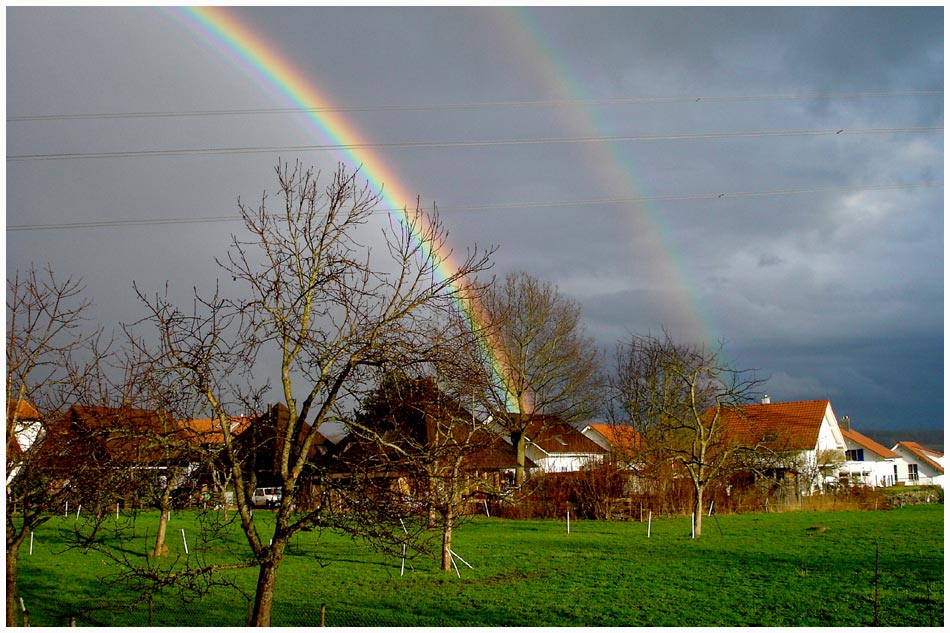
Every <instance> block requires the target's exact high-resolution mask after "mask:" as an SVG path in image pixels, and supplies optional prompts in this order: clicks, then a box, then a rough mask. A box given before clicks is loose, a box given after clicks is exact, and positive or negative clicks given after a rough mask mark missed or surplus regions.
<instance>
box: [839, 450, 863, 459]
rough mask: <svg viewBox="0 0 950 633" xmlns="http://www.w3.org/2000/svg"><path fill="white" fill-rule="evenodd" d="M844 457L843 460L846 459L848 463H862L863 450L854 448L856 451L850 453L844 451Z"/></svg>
mask: <svg viewBox="0 0 950 633" xmlns="http://www.w3.org/2000/svg"><path fill="white" fill-rule="evenodd" d="M844 456H845V459H847V460H848V461H849V462H863V461H864V449H863V448H856V449H854V450H851V451H845V453H844Z"/></svg>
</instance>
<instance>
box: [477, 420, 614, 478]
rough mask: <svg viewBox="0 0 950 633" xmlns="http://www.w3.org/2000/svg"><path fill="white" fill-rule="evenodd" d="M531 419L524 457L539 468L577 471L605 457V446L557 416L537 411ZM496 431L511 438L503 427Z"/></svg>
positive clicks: (552, 470)
mask: <svg viewBox="0 0 950 633" xmlns="http://www.w3.org/2000/svg"><path fill="white" fill-rule="evenodd" d="M531 418H532V419H531V420H530V421H529V423H528V425H527V428H526V429H525V441H526V443H525V456H526V457H527V458H528V459H529V460H530V461H532V462H534V464H535V465H536V466H537V468H539V469H540V470H542V471H544V472H546V473H564V472H576V471H579V470H582V469H584V468H585V467H587V466H589V465H591V464H595V463H600V462H602V461H603V460H604V456H605V455H606V454H607V452H608V451H607V450H606V449H604V448H602V447H601V446H599V445H598V444H597V443H595V442H593V441H591V440H590V439H589V438H587V437H585V436H584V435H583V434H581V432H580V431H578V430H577V429H575V428H574V427H573V426H571V425H570V424H568V423H567V422H564V421H563V420H561V419H560V418H558V417H557V416H552V415H541V414H536V415H532V416H531ZM496 426H497V423H496ZM497 430H499V431H500V432H502V433H503V435H504V436H506V439H508V441H510V438H508V437H507V434H505V433H504V431H503V430H502V429H501V427H498V429H497Z"/></svg>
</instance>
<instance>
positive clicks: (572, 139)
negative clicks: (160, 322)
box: [7, 126, 943, 162]
mask: <svg viewBox="0 0 950 633" xmlns="http://www.w3.org/2000/svg"><path fill="white" fill-rule="evenodd" d="M942 131H943V127H939V126H937V127H906V128H864V129H855V130H848V129H837V130H835V129H832V130H784V131H757V132H712V133H699V134H635V135H628V136H569V137H549V138H536V139H529V138H522V139H491V140H474V141H404V142H395V143H340V144H330V145H285V146H272V147H204V148H196V149H159V150H131V151H117V152H64V153H59V154H18V155H17V154H15V155H11V156H7V162H20V161H32V160H78V159H96V158H155V157H161V156H196V155H217V154H266V153H279V152H320V151H337V150H361V149H433V148H451V147H504V146H512V145H553V144H578V143H622V142H644V141H681V140H709V139H730V138H774V137H792V136H800V137H801V136H835V135H849V136H854V135H864V134H909V133H922V132H942Z"/></svg>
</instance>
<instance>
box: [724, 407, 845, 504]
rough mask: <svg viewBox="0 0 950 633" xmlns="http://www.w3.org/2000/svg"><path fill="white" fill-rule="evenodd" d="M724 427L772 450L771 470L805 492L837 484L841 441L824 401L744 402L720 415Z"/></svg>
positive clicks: (750, 443) (746, 441)
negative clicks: (791, 480) (789, 478)
mask: <svg viewBox="0 0 950 633" xmlns="http://www.w3.org/2000/svg"><path fill="white" fill-rule="evenodd" d="M721 416H722V424H723V428H724V429H726V432H727V434H728V435H730V436H732V437H733V438H734V439H735V440H736V441H739V442H742V443H743V445H745V446H749V447H756V448H757V449H759V450H761V451H763V453H764V452H766V451H768V452H771V454H772V455H773V456H774V458H773V459H774V460H775V470H776V471H784V472H785V473H786V475H793V476H794V477H795V478H796V479H797V480H798V482H799V485H800V486H801V487H802V489H804V490H808V491H815V490H817V489H818V488H819V487H820V486H821V485H822V484H826V483H831V482H835V481H837V475H838V473H837V467H838V466H839V465H840V464H841V463H842V462H844V460H845V450H846V448H845V439H844V436H843V435H842V434H841V428H840V427H839V426H838V418H837V417H836V416H835V412H834V410H833V409H832V408H831V402H830V401H828V400H806V401H800V402H772V401H771V400H770V399H769V397H768V396H766V397H765V398H763V400H762V403H761V404H748V405H744V406H741V407H737V408H735V409H723V410H722V411H721Z"/></svg>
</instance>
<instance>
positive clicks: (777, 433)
mask: <svg viewBox="0 0 950 633" xmlns="http://www.w3.org/2000/svg"><path fill="white" fill-rule="evenodd" d="M830 404H831V403H830V402H829V401H828V400H805V401H802V402H773V403H769V404H747V405H743V406H740V407H737V408H735V409H726V408H724V409H722V410H721V416H722V421H723V428H725V429H727V433H728V434H729V435H730V436H732V438H734V439H735V440H736V441H739V442H742V443H743V444H745V445H746V446H763V447H766V448H770V449H772V450H776V451H801V450H812V449H814V448H815V446H816V445H817V444H818V433H819V431H820V430H821V423H822V421H823V420H824V417H825V411H826V410H827V409H828V406H829V405H830Z"/></svg>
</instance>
